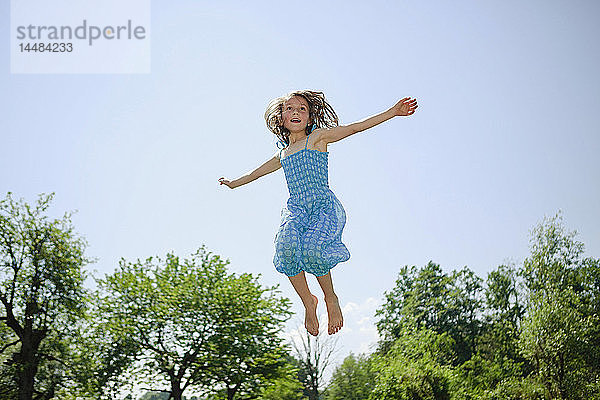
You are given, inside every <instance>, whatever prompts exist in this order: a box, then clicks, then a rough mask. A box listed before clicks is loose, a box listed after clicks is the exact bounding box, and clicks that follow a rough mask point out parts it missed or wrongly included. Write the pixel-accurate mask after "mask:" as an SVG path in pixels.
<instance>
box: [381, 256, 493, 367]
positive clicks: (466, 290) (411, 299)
mask: <svg viewBox="0 0 600 400" xmlns="http://www.w3.org/2000/svg"><path fill="white" fill-rule="evenodd" d="M482 290H483V289H482V285H481V278H479V277H477V276H476V275H475V274H474V273H473V272H472V271H471V270H469V269H468V268H466V267H465V268H463V269H462V270H459V271H454V272H453V273H452V274H450V275H448V274H446V273H444V272H443V271H442V269H441V268H440V266H439V265H437V264H435V263H433V262H429V263H428V264H427V265H426V266H425V267H423V268H421V269H418V268H416V267H414V266H413V267H411V268H409V267H407V266H405V267H403V268H402V269H401V270H400V272H399V274H398V279H397V280H396V286H395V287H394V288H393V289H392V290H391V291H390V292H389V293H386V294H385V296H386V302H385V303H384V304H383V306H382V307H381V308H380V309H378V310H377V312H376V314H375V315H376V316H379V317H380V319H379V321H378V322H377V329H378V331H379V334H380V335H381V336H382V337H383V340H382V342H381V343H380V350H385V349H387V348H389V346H390V344H391V343H392V342H393V341H394V340H396V339H397V338H398V337H400V334H401V333H402V332H404V331H405V330H406V329H407V328H426V329H431V330H433V331H435V332H437V333H440V334H442V333H448V334H449V335H450V336H451V337H452V338H453V339H454V344H455V352H456V354H457V358H456V362H457V363H461V362H464V361H466V360H468V359H469V358H470V357H471V355H472V354H473V352H474V351H475V340H476V338H477V336H478V335H479V331H480V328H481V322H480V314H481V311H480V309H481V305H482V299H481V296H482Z"/></svg>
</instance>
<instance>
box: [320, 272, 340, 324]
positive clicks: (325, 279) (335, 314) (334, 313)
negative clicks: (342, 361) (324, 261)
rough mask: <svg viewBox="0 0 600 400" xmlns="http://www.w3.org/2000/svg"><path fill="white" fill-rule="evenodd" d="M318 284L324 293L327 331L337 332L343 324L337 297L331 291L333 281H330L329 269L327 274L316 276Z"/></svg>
mask: <svg viewBox="0 0 600 400" xmlns="http://www.w3.org/2000/svg"><path fill="white" fill-rule="evenodd" d="M317 280H318V281H319V285H321V289H323V294H324V295H325V304H326V305H327V316H328V317H329V327H328V333H329V334H330V335H333V334H334V333H337V332H338V331H339V330H340V329H342V326H343V325H344V318H343V317H342V309H341V308H340V303H339V302H338V297H337V295H336V294H335V292H334V291H333V282H332V281H331V271H330V272H328V273H327V275H323V276H317Z"/></svg>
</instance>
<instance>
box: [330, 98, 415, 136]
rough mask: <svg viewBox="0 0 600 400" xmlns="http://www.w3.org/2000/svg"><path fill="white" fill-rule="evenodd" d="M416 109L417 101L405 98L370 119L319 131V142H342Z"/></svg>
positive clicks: (412, 112) (411, 113) (410, 113)
mask: <svg viewBox="0 0 600 400" xmlns="http://www.w3.org/2000/svg"><path fill="white" fill-rule="evenodd" d="M417 107H418V105H417V99H412V98H411V97H405V98H403V99H402V100H400V101H399V102H397V103H396V104H394V106H393V107H391V108H390V109H388V110H386V111H384V112H381V113H379V114H376V115H373V116H372V117H368V118H365V119H362V120H360V121H357V122H354V123H352V124H349V125H342V126H336V127H335V128H330V129H319V130H320V132H319V133H318V135H319V137H320V140H322V141H324V142H326V143H333V142H337V141H338V140H342V139H344V138H346V137H348V136H350V135H353V134H355V133H357V132H362V131H364V130H366V129H369V128H372V127H374V126H375V125H379V124H381V123H382V122H384V121H387V120H388V119H390V118H393V117H396V116H409V115H413V114H414V113H415V110H416V109H417Z"/></svg>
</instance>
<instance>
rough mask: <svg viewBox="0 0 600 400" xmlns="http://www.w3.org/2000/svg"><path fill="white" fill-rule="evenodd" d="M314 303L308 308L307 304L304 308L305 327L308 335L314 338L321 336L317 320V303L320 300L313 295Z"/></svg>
mask: <svg viewBox="0 0 600 400" xmlns="http://www.w3.org/2000/svg"><path fill="white" fill-rule="evenodd" d="M311 297H312V303H311V304H309V305H308V306H307V305H306V304H305V305H304V308H305V310H306V313H305V315H304V326H305V327H306V330H307V331H308V333H310V334H311V335H313V336H317V335H318V334H319V320H318V319H317V303H318V302H319V299H317V297H316V296H315V295H314V294H311Z"/></svg>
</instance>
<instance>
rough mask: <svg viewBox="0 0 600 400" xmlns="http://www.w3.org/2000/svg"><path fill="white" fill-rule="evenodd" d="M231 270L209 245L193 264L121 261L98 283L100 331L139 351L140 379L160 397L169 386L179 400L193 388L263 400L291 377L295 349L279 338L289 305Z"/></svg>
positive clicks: (170, 258) (134, 370)
mask: <svg viewBox="0 0 600 400" xmlns="http://www.w3.org/2000/svg"><path fill="white" fill-rule="evenodd" d="M155 260H156V261H155ZM227 264H228V261H227V262H223V261H221V259H220V258H219V257H218V256H212V255H211V253H207V252H206V251H205V249H204V246H202V248H201V249H199V250H198V251H197V252H196V253H194V254H193V255H192V257H191V258H190V259H183V260H180V259H179V258H178V257H176V256H174V255H173V254H167V257H166V260H165V261H162V260H160V259H159V258H156V259H155V258H153V257H150V258H148V259H147V260H146V261H145V262H141V261H139V260H138V261H137V262H133V263H132V262H126V261H125V260H121V263H120V268H119V269H118V270H117V271H116V272H115V273H114V274H112V275H109V276H107V277H106V278H105V279H101V280H99V282H98V283H99V287H100V290H101V295H100V305H99V309H100V311H101V314H102V315H103V316H104V320H103V321H102V324H101V325H102V327H101V329H102V330H103V331H105V332H107V333H108V334H109V335H110V336H111V337H113V338H120V339H121V343H127V342H128V343H129V344H128V345H127V346H128V347H130V348H131V349H135V354H134V357H132V360H135V362H134V363H132V365H131V368H130V373H131V374H133V376H137V377H138V379H140V380H141V381H143V382H146V383H147V384H149V385H153V386H154V388H152V389H153V390H160V389H162V388H163V387H165V386H167V387H169V390H170V395H171V396H172V397H173V398H174V399H176V400H180V399H181V398H182V394H183V392H184V390H186V389H187V388H194V389H195V390H201V391H202V390H203V391H204V392H206V393H212V394H214V395H217V396H220V397H223V398H227V399H234V398H244V397H246V398H249V397H256V396H258V395H259V394H260V391H261V390H262V388H263V387H264V386H265V384H266V382H268V381H270V380H274V379H278V378H282V377H285V375H286V373H287V372H288V371H287V370H286V369H285V367H286V365H287V363H286V360H285V356H286V354H287V350H288V349H287V348H286V347H285V346H284V345H283V344H282V339H281V338H280V337H279V335H278V334H279V332H280V331H281V329H282V328H283V323H284V322H285V320H287V319H288V318H289V316H290V311H289V300H288V299H285V298H280V297H279V296H278V295H277V293H278V291H277V290H276V289H277V288H276V287H274V288H263V287H261V286H260V285H259V284H258V282H257V278H254V277H253V276H252V275H250V274H241V275H239V276H236V275H235V274H229V273H228V272H227V269H226V265H227ZM131 344H134V346H133V347H132V346H131ZM159 385H160V386H159Z"/></svg>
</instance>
